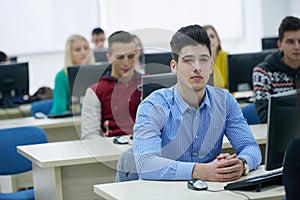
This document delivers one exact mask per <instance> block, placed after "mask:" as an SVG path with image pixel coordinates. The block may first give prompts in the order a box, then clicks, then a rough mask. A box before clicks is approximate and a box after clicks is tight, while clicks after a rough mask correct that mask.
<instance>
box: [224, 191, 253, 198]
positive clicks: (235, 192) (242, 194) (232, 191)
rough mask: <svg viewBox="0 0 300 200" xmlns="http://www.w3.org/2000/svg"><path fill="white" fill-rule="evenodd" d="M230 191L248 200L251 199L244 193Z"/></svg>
mask: <svg viewBox="0 0 300 200" xmlns="http://www.w3.org/2000/svg"><path fill="white" fill-rule="evenodd" d="M228 191H230V192H232V193H236V194H239V195H242V196H244V197H246V198H247V199H248V200H250V197H248V196H247V195H246V194H243V193H241V192H238V191H233V190H228Z"/></svg>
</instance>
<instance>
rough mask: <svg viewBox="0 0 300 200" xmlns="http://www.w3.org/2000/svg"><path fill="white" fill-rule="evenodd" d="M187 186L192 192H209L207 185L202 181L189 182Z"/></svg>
mask: <svg viewBox="0 0 300 200" xmlns="http://www.w3.org/2000/svg"><path fill="white" fill-rule="evenodd" d="M187 186H188V188H190V189H192V190H207V183H206V182H205V181H202V180H200V179H193V180H189V181H188V183H187Z"/></svg>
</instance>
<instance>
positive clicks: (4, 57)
mask: <svg viewBox="0 0 300 200" xmlns="http://www.w3.org/2000/svg"><path fill="white" fill-rule="evenodd" d="M7 58H8V57H7V55H6V54H5V53H4V52H2V51H0V62H4V61H7Z"/></svg>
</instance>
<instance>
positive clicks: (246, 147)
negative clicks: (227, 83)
mask: <svg viewBox="0 0 300 200" xmlns="http://www.w3.org/2000/svg"><path fill="white" fill-rule="evenodd" d="M227 104H228V106H226V107H227V108H229V109H227V111H226V112H227V114H226V127H225V135H226V137H227V138H228V140H229V141H230V143H231V145H232V146H233V148H234V149H235V151H236V153H237V157H243V158H244V159H245V160H246V161H247V164H248V166H249V170H254V169H256V168H257V167H258V166H259V165H260V163H261V160H262V155H261V151H260V148H259V146H258V144H257V142H256V140H255V138H254V136H253V133H252V132H251V129H250V127H249V125H248V124H247V121H246V119H245V118H244V117H243V113H242V112H241V109H240V106H239V104H238V103H237V101H236V100H235V99H234V98H233V97H232V96H230V95H229V96H228V97H227Z"/></svg>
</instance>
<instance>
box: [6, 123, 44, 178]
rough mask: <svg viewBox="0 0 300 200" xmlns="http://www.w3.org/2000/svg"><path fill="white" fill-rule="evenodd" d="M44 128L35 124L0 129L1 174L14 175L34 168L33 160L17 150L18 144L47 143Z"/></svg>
mask: <svg viewBox="0 0 300 200" xmlns="http://www.w3.org/2000/svg"><path fill="white" fill-rule="evenodd" d="M47 142H48V140H47V136H46V134H45V132H44V130H43V129H41V128H39V127H35V126H26V127H18V128H7V129H1V130H0V160H1V162H0V175H12V174H16V173H22V172H26V171H29V170H31V169H32V167H31V161H29V160H28V159H26V158H24V157H23V156H22V155H20V154H19V153H18V152H17V146H20V145H30V144H40V143H47Z"/></svg>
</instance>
